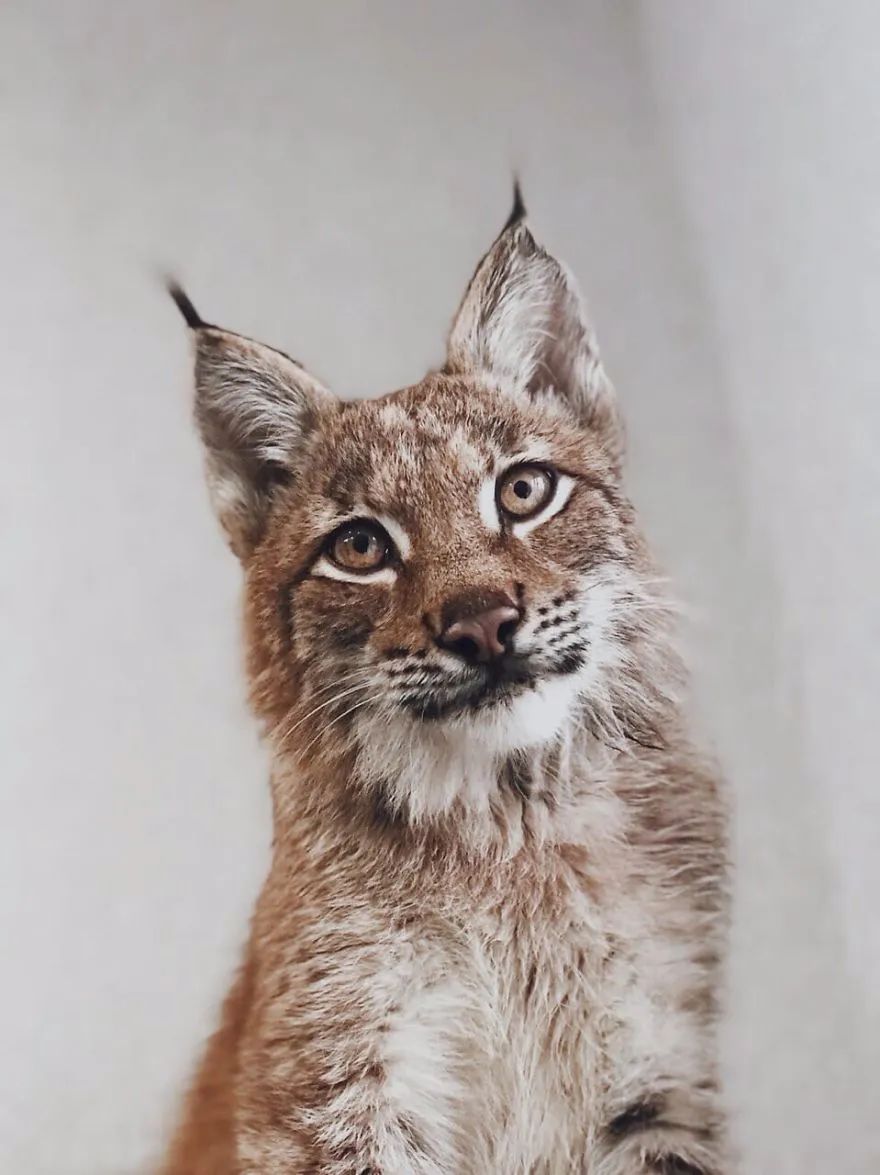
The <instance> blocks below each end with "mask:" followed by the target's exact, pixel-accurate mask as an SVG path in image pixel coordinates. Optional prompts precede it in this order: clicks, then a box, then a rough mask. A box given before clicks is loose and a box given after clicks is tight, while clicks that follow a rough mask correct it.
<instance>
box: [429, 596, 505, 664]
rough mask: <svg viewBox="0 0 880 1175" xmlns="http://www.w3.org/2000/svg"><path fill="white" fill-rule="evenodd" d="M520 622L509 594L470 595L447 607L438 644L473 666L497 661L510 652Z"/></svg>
mask: <svg viewBox="0 0 880 1175" xmlns="http://www.w3.org/2000/svg"><path fill="white" fill-rule="evenodd" d="M519 621H520V610H519V608H517V607H516V606H515V605H514V603H513V601H512V600H511V599H510V597H509V596H507V595H506V594H502V593H491V594H489V593H477V594H468V595H465V596H461V597H458V598H457V599H455V600H450V601H449V602H448V603H447V604H446V606H445V607H444V609H443V618H442V623H443V629H442V631H441V633H440V636H439V637H438V638H437V643H438V644H439V645H440V647H441V648H443V649H446V650H447V652H450V653H455V654H456V656H458V657H461V658H462V659H463V660H465V661H468V662H471V663H477V662H483V663H485V662H488V661H493V660H494V659H495V658H497V657H501V656H503V655H504V653H506V652H508V651H509V646H510V641H511V638H512V637H513V634H514V632H515V631H516V626H517V625H518V624H519Z"/></svg>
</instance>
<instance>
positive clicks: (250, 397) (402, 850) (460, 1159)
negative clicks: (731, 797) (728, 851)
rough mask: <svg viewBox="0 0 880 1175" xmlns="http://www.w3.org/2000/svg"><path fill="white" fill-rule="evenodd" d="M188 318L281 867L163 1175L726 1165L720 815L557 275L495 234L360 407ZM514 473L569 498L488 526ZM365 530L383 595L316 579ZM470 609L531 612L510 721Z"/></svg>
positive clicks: (523, 625) (603, 384)
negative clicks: (519, 467)
mask: <svg viewBox="0 0 880 1175" xmlns="http://www.w3.org/2000/svg"><path fill="white" fill-rule="evenodd" d="M187 306H188V308H189V310H192V308H191V306H189V304H188V303H187ZM194 313H195V312H194V311H193V312H192V314H193V315H194ZM536 316H537V319H538V321H535V319H536ZM542 316H543V317H542ZM190 325H191V326H193V327H194V329H195V331H196V338H197V412H198V416H199V422H200V426H201V430H202V434H203V436H204V437H205V440H206V443H207V446H208V460H209V478H210V481H211V485H212V489H213V491H214V495H215V502H216V505H217V509H218V513H219V515H220V518H221V521H222V523H223V525H224V527H225V528H226V530H227V533H228V535H229V537H230V542H231V544H232V545H233V547H234V549H235V550H236V551H237V553H238V554H239V555H240V557H241V558H242V560H243V564H244V569H245V628H246V635H247V645H248V670H249V675H250V681H251V697H252V702H253V706H254V709H255V711H256V713H257V714H258V716H259V717H260V719H261V721H262V722H263V724H264V728H265V730H266V733H267V737H268V739H269V741H270V744H271V746H272V750H273V756H274V768H273V778H272V787H273V797H274V813H275V839H274V851H273V861H272V866H271V869H270V873H269V876H268V878H267V880H266V883H265V886H264V888H263V891H262V893H261V895H260V898H259V901H258V903H257V908H256V912H255V915H254V920H253V926H252V932H251V937H250V943H249V946H248V951H247V957H246V962H245V965H244V967H243V969H242V972H241V973H240V975H239V978H238V980H237V982H236V985H235V987H234V988H233V991H232V993H231V994H230V996H229V998H228V1000H227V1002H226V1005H225V1007H224V1012H223V1018H222V1026H221V1028H220V1030H219V1032H218V1033H217V1034H216V1035H215V1036H214V1037H213V1038H212V1040H211V1042H210V1044H209V1045H208V1049H207V1051H206V1053H205V1056H204V1058H203V1061H202V1064H201V1067H200V1070H199V1073H198V1075H197V1077H196V1080H195V1083H194V1085H193V1086H192V1088H191V1090H190V1093H189V1095H188V1097H187V1100H186V1103H185V1106H184V1112H183V1115H182V1118H181V1123H180V1125H179V1127H178V1130H177V1133H176V1135H175V1138H174V1140H173V1143H172V1146H171V1149H170V1152H169V1155H168V1157H167V1160H166V1162H165V1165H164V1167H163V1173H164V1175H208V1173H209V1172H210V1175H245V1173H249V1175H256V1173H258V1172H259V1173H260V1175H268V1173H272V1175H274V1173H279V1175H280V1173H281V1172H326V1173H327V1175H330V1173H336V1175H342V1173H343V1172H346V1173H347V1172H351V1173H356V1172H357V1173H360V1172H367V1171H376V1172H378V1171H382V1172H387V1173H389V1175H390V1173H392V1172H394V1173H397V1172H410V1171H411V1172H419V1173H426V1175H427V1173H429V1172H430V1173H432V1175H440V1173H441V1172H443V1173H452V1172H455V1173H462V1175H467V1173H472V1175H482V1173H484V1172H488V1171H493V1172H498V1173H499V1175H508V1173H510V1175H514V1173H515V1172H527V1171H529V1172H548V1173H551V1172H560V1173H561V1172H568V1171H580V1172H587V1171H589V1172H590V1175H635V1172H636V1171H644V1172H647V1171H652V1170H653V1171H679V1170H680V1171H687V1172H695V1173H698V1172H703V1173H705V1175H710V1173H713V1175H720V1173H721V1172H722V1171H724V1172H726V1171H728V1170H729V1167H728V1166H727V1165H726V1163H727V1160H726V1159H725V1157H724V1145H723V1123H722V1117H721V1113H720V1109H719V1105H718V1100H717V1082H716V1070H715V1059H714V1017H715V1010H716V984H717V969H718V960H719V956H720V952H721V949H722V945H723V944H722V931H723V921H724V916H723V915H724V900H723V873H724V850H723V812H722V809H721V805H720V802H719V798H718V789H717V785H716V781H715V779H714V776H713V774H712V772H711V771H710V770H707V768H706V767H705V765H704V764H703V763H702V762H701V760H700V758H699V756H698V755H697V754H696V753H695V752H694V751H693V750H692V748H691V746H690V743H689V740H688V737H687V733H686V730H685V724H684V721H683V719H682V716H681V711H680V705H679V701H678V692H677V689H678V684H679V682H680V671H679V667H678V663H677V660H676V658H675V656H674V654H673V653H672V652H671V649H670V646H669V640H668V637H669V613H668V609H667V608H666V606H665V605H664V603H663V601H662V599H661V598H660V597H659V596H658V594H657V590H656V576H655V573H654V571H653V569H652V565H651V562H650V559H649V556H648V554H647V551H646V549H645V546H644V543H643V541H642V539H641V537H640V535H639V532H638V530H637V527H636V523H635V519H634V515H633V511H632V508H631V506H630V505H629V503H628V501H627V499H626V497H625V494H624V491H623V489H622V486H621V481H620V454H621V446H622V438H621V431H620V426H619V423H618V417H617V410H616V404H615V402H614V400H613V392H612V391H611V388H610V384H608V382H607V379H606V377H605V375H604V372H603V371H602V369H601V365H600V364H599V361H598V353H597V352H596V349H595V343H594V341H593V339H592V335H591V333H590V331H589V329H588V328H587V326H586V324H585V320H584V319H583V317H582V314H581V311H580V307H579V304H578V303H577V300H576V296H575V295H574V293H573V288H572V287H571V284H570V281H569V279H568V278H567V276H566V275H565V274H564V272H563V271H562V270H561V269H560V268H559V267H558V266H557V265H556V263H555V262H554V261H553V260H552V258H549V256H548V255H547V254H546V253H544V251H543V250H542V249H540V247H539V246H537V245H536V244H535V242H534V239H533V238H532V237H531V234H530V233H529V232H528V230H527V229H526V228H525V225H524V223H523V221H522V218H521V216H520V215H519V214H518V215H516V216H514V217H513V218H512V220H511V222H510V223H509V224H508V226H506V228H505V230H504V232H503V233H502V235H501V237H499V239H498V241H496V243H495V245H494V246H493V248H492V250H490V252H489V254H487V257H486V258H484V260H483V262H482V263H481V266H480V268H479V269H478V271H477V274H476V275H475V278H474V281H473V282H472V283H471V287H470V288H469V291H468V293H467V294H466V296H465V300H464V302H463V304H462V307H461V309H460V311H459V315H458V318H457V320H456V324H455V326H454V327H453V332H452V336H451V339H450V353H449V354H450V358H449V364H448V367H447V369H446V370H445V371H444V372H441V373H437V374H433V375H430V376H428V377H427V378H426V379H425V380H423V381H422V382H421V383H420V384H418V385H416V386H415V387H413V388H408V389H405V390H403V391H401V392H397V393H394V394H392V395H390V396H386V397H383V398H382V399H381V400H377V401H372V402H361V403H342V402H340V401H337V400H335V399H333V398H332V397H330V395H329V393H326V392H325V391H324V390H323V389H322V388H321V387H320V385H318V384H317V382H316V381H314V380H313V379H312V378H311V377H310V376H308V375H306V373H305V372H303V371H302V369H301V368H300V367H299V366H298V365H295V364H293V363H292V361H289V360H287V359H286V357H284V356H281V355H279V354H278V353H276V352H271V351H269V349H267V348H262V347H260V346H258V345H257V344H253V343H251V342H249V341H248V340H242V339H240V338H239V337H238V336H234V335H230V334H229V333H228V332H223V331H219V330H217V329H216V328H212V327H205V326H204V325H203V324H201V322H200V321H199V320H198V319H197V317H196V319H195V321H190ZM548 340H549V341H548ZM524 455H526V456H528V457H529V459H540V460H541V461H543V462H545V463H546V464H547V465H548V466H549V467H551V468H552V469H553V470H555V471H556V473H557V475H558V477H559V478H560V480H559V482H558V487H557V488H558V489H559V492H560V493H561V492H562V487H563V483H564V489H565V493H566V494H567V495H568V496H567V497H565V500H564V502H563V503H562V505H561V507H560V508H559V509H558V511H557V512H556V513H555V514H552V515H551V516H548V517H547V518H546V520H545V521H543V522H541V524H540V525H538V526H536V527H535V528H534V529H531V530H528V531H526V530H525V529H524V528H522V527H520V528H519V529H517V527H516V526H515V525H512V524H510V523H505V522H504V521H503V520H502V521H501V522H499V524H498V526H497V527H496V526H494V524H493V522H492V518H491V517H489V516H490V515H491V511H492V509H494V508H495V507H493V506H492V505H491V494H490V493H487V492H484V490H483V489H481V487H484V483H486V484H489V487H490V489H491V484H492V479H493V478H494V477H495V476H496V475H497V472H498V470H499V469H501V468H504V467H505V465H509V464H510V463H511V462H514V463H515V460H517V459H519V460H521V459H523V457H524ZM487 479H488V481H487ZM481 494H482V497H481ZM560 500H561V499H560ZM481 503H482V504H481ZM487 503H488V504H487ZM364 515H366V516H368V517H371V518H377V519H380V520H381V519H385V520H387V525H388V526H389V527H390V528H392V530H393V534H396V533H397V529H396V528H399V529H400V531H401V532H402V538H401V540H400V542H401V544H405V548H406V549H405V550H404V549H402V548H400V547H399V548H398V553H397V555H396V556H395V559H394V561H393V562H392V564H391V565H390V567H389V570H388V574H387V575H386V576H384V577H382V576H380V577H378V578H376V579H373V580H366V579H365V580H363V581H358V580H357V579H356V578H355V579H354V580H349V581H343V580H341V579H339V578H334V577H333V576H334V575H335V574H336V573H335V572H334V570H333V568H332V567H331V568H330V570H329V572H328V571H322V567H324V563H322V560H325V561H326V556H325V555H324V554H323V552H324V550H325V548H324V543H325V540H326V536H327V534H328V533H330V532H331V531H332V530H333V529H334V527H335V526H336V525H337V524H338V522H339V521H340V520H344V519H345V518H347V517H352V516H356V517H362V516H364ZM471 597H472V598H473V599H475V600H478V601H479V600H481V599H482V600H492V601H494V600H496V599H497V598H502V597H503V598H506V599H509V600H515V601H516V605H517V608H518V609H519V611H520V614H521V617H522V619H521V621H520V626H519V628H518V629H517V634H516V638H515V640H516V646H515V651H516V652H517V654H520V653H522V658H523V659H522V661H521V662H518V663H517V666H518V669H517V671H518V672H519V673H520V675H521V677H520V679H518V680H517V683H516V684H515V685H512V686H511V687H510V691H509V693H507V692H506V693H503V694H502V695H501V696H500V697H496V696H495V695H493V694H491V693H489V694H486V693H484V692H481V691H482V688H483V687H482V685H480V687H479V689H477V687H476V686H474V687H473V689H472V688H471V686H472V682H473V680H476V679H475V678H473V674H472V675H471V676H470V677H468V676H462V675H461V674H457V672H456V670H455V668H454V667H452V666H451V664H450V660H449V656H448V655H447V656H446V658H445V659H444V655H443V654H442V652H438V648H437V637H438V634H439V632H440V630H441V628H442V626H443V623H444V616H445V615H448V607H449V602H450V601H451V600H456V601H458V604H457V606H459V605H460V603H461V600H462V599H469V598H471ZM444 610H445V611H444ZM465 672H467V673H471V671H470V670H467V671H464V670H462V674H465ZM473 672H474V673H475V672H476V671H473ZM480 680H481V681H482V679H480ZM463 683H464V684H463ZM569 687H570V688H569ZM506 688H507V687H506V686H505V689H506ZM462 691H464V692H462ZM542 691H543V692H542ZM462 698H464V701H462ZM533 702H534V704H533ZM536 707H537V708H536ZM533 720H534V721H535V722H536V726H535V731H534V732H532V733H530V732H529V724H530V723H531V722H532V721H533Z"/></svg>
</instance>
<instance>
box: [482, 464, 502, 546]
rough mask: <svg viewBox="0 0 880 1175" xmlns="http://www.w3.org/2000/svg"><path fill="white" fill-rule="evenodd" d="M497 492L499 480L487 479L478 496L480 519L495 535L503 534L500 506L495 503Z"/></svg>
mask: <svg viewBox="0 0 880 1175" xmlns="http://www.w3.org/2000/svg"><path fill="white" fill-rule="evenodd" d="M496 491H497V479H496V478H495V477H494V476H493V477H487V478H486V480H485V481H484V482H483V483H482V484H481V485H480V492H479V494H478V495H477V508H478V509H479V511H480V518H481V519H482V520H483V525H484V526H485V527H486V529H487V530H491V532H492V533H493V534H500V533H501V519H500V518H499V517H498V504H497V502H496V501H495V494H496Z"/></svg>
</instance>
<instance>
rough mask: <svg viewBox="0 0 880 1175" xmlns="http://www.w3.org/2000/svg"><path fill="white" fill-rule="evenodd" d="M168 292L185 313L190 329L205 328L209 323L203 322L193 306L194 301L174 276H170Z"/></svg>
mask: <svg viewBox="0 0 880 1175" xmlns="http://www.w3.org/2000/svg"><path fill="white" fill-rule="evenodd" d="M166 284H167V288H168V293H169V294H170V295H171V297H172V298H173V299H174V304H175V305H176V306H177V309H178V310H179V311H180V313H181V314H182V315H183V317H184V320H185V322H186V325H187V326H188V327H189V329H190V330H203V329H204V328H205V327H206V326H208V325H209V324H208V323H207V322H203V321H202V319H201V318H200V317H199V312H198V311H197V310H196V308H195V306H193V304H192V302H191V301H190V300H189V298H188V297H187V296H186V294H185V293H184V292H183V289H182V287H181V286H180V285H178V283H177V282H176V281H175V280H174V278H169V279H168V281H167V283H166Z"/></svg>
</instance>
